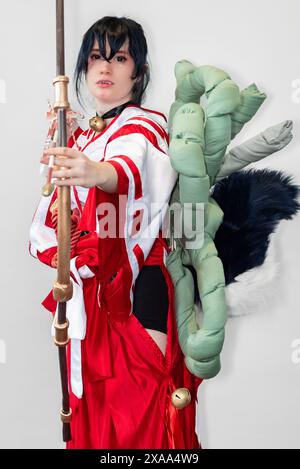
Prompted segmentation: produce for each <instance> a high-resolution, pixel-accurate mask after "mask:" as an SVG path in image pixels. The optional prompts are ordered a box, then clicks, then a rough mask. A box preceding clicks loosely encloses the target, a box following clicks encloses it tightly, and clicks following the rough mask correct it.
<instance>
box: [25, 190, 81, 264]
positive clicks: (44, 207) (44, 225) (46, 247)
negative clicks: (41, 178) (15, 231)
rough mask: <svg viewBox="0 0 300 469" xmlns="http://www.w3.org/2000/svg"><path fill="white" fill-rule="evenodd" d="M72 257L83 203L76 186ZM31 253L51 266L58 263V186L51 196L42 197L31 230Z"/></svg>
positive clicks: (72, 200) (72, 194) (72, 222)
mask: <svg viewBox="0 0 300 469" xmlns="http://www.w3.org/2000/svg"><path fill="white" fill-rule="evenodd" d="M71 211H72V213H71V257H72V251H73V250H74V249H73V248H74V247H75V243H76V241H78V238H79V235H80V232H79V231H78V230H76V228H77V225H78V223H79V220H80V217H81V213H82V205H81V203H80V200H79V197H78V193H77V190H76V188H75V187H72V188H71ZM29 253H30V254H31V255H32V256H33V257H35V258H36V259H38V260H39V261H41V262H43V263H44V264H46V265H49V266H50V267H53V268H56V266H57V265H56V263H57V188H56V189H55V190H54V192H53V194H52V196H51V197H42V198H41V199H40V201H39V203H38V206H37V208H36V211H35V213H34V216H33V219H32V222H31V225H30V230H29Z"/></svg>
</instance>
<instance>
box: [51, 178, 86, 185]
mask: <svg viewBox="0 0 300 469" xmlns="http://www.w3.org/2000/svg"><path fill="white" fill-rule="evenodd" d="M53 184H54V185H55V186H80V185H81V184H82V180H81V179H79V178H70V179H63V180H62V179H57V180H55V181H53Z"/></svg>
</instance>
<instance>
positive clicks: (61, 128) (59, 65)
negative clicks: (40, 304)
mask: <svg viewBox="0 0 300 469" xmlns="http://www.w3.org/2000/svg"><path fill="white" fill-rule="evenodd" d="M56 73H57V76H56V78H55V79H54V80H53V85H54V89H55V101H54V106H53V107H54V110H55V111H56V113H57V130H58V134H57V144H58V146H60V147H66V146H67V122H66V111H67V109H68V108H69V103H68V89H67V87H68V82H69V78H68V77H67V76H65V54H64V0H56ZM57 199H58V220H57V280H56V281H55V282H54V285H53V296H54V299H55V300H56V301H57V302H58V312H57V316H56V318H55V323H54V327H55V338H54V342H55V344H56V345H57V346H58V353H59V366H60V377H61V387H62V409H61V412H60V415H61V420H62V422H63V441H65V442H67V441H70V440H71V428H70V421H71V415H72V410H71V408H70V404H69V391H68V373H67V356H66V346H67V344H68V342H69V338H68V326H69V322H68V320H67V317H66V302H67V301H68V300H70V299H71V298H72V283H71V281H70V250H71V247H70V225H71V219H70V213H71V200H70V187H67V186H61V187H57Z"/></svg>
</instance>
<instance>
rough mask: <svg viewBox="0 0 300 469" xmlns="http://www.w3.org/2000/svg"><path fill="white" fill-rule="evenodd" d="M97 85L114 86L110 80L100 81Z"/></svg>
mask: <svg viewBox="0 0 300 469" xmlns="http://www.w3.org/2000/svg"><path fill="white" fill-rule="evenodd" d="M97 85H113V82H112V81H110V80H99V81H97Z"/></svg>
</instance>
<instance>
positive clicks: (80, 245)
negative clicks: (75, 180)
mask: <svg viewBox="0 0 300 469" xmlns="http://www.w3.org/2000/svg"><path fill="white" fill-rule="evenodd" d="M92 133H93V132H92V131H91V130H87V131H85V132H82V130H81V129H78V131H77V132H76V135H75V136H76V138H77V143H78V144H79V146H80V150H81V151H82V152H83V153H84V154H85V155H86V156H88V157H89V158H90V159H92V160H93V161H106V162H109V163H110V164H112V165H113V166H114V167H115V169H116V171H117V173H118V193H115V194H109V193H106V192H104V191H102V190H100V189H99V188H97V187H93V188H91V189H85V188H83V187H79V186H77V187H72V188H71V198H72V206H71V208H72V209H73V210H74V209H75V208H76V209H77V211H78V210H79V212H80V214H81V216H80V220H79V223H78V225H77V229H78V230H80V231H81V232H87V234H84V235H83V236H80V237H79V239H78V238H77V242H76V244H75V246H72V259H71V276H72V282H73V288H74V293H73V297H72V299H71V300H70V301H69V302H68V303H67V317H68V319H69V321H70V327H69V336H70V339H71V340H70V343H69V345H68V372H69V388H70V405H71V408H72V411H73V416H72V422H71V431H72V441H71V442H70V443H68V444H67V447H68V448H109V449H114V448H149V449H150V448H157V449H158V448H161V449H165V448H166V449H168V448H182V449H187V448H189V449H194V448H199V447H200V445H199V443H198V439H197V435H196V433H195V402H196V400H197V388H198V385H199V384H200V383H201V379H200V378H197V377H195V376H194V375H192V374H191V373H190V372H189V371H188V369H187V368H186V366H185V364H184V356H183V353H182V351H181V349H180V346H179V342H178V336H177V327H176V318H175V312H174V298H173V284H172V281H171V277H170V275H169V273H168V271H167V269H166V266H165V259H166V255H167V254H168V247H167V244H166V242H165V240H164V238H163V237H162V232H161V229H162V221H163V220H164V217H165V215H166V211H167V208H168V205H167V204H168V201H169V198H170V195H171V191H172V189H173V187H174V184H175V181H176V178H177V174H176V172H175V171H174V170H173V169H172V167H171V163H170V161H169V156H168V134H167V122H166V118H165V116H164V115H163V114H161V113H158V112H155V111H152V110H148V109H145V108H142V107H140V106H136V105H129V106H127V107H126V108H125V109H124V110H123V111H122V113H121V114H120V115H118V116H116V117H115V118H114V119H113V120H112V121H111V122H110V123H109V125H108V126H107V127H106V128H105V129H104V131H103V132H102V133H100V134H97V135H96V136H94V137H92V138H91V135H92ZM68 145H69V146H73V145H74V141H73V140H72V139H71V140H70V141H69V144H68ZM121 195H122V196H123V197H120V196H121ZM55 199H56V191H54V193H53V196H52V197H49V198H46V197H44V198H42V200H41V202H40V204H39V205H38V208H37V210H36V212H35V215H34V218H33V222H32V226H31V233H30V253H31V254H32V255H33V256H34V257H36V258H38V259H39V260H40V261H42V262H44V263H46V264H48V265H51V261H52V260H53V257H54V256H55V254H56V252H57V240H56V234H55V230H54V227H53V222H52V218H51V212H50V207H51V206H52V204H53V202H54V201H55ZM121 199H122V203H121V204H120V203H119V202H120V200H121ZM153 203H155V207H154V209H153V205H151V204H153ZM104 204H112V206H114V207H115V214H116V219H117V220H118V222H117V237H109V236H107V237H103V236H102V235H101V234H103V232H104V231H105V230H107V225H109V224H110V221H111V220H110V219H109V218H107V213H106V212H105V211H103V208H105V205H104ZM150 208H151V209H150ZM147 209H148V211H147ZM79 212H78V213H79ZM150 227H151V235H150V236H149V231H148V235H147V236H145V233H146V231H147V229H148V230H149V228H150ZM120 233H121V236H120ZM151 264H152V265H153V264H154V265H160V267H161V269H162V272H163V274H164V277H165V280H166V283H167V286H168V296H169V310H168V323H167V348H166V355H165V356H164V355H163V353H162V352H161V350H160V349H159V347H158V345H157V344H156V342H155V341H154V340H153V339H152V337H151V336H150V335H149V333H148V332H147V331H146V329H145V328H144V327H143V326H142V324H141V323H140V322H139V321H138V319H137V318H136V317H135V315H134V314H132V303H133V292H134V282H135V280H136V278H137V276H138V273H139V271H140V269H141V268H142V267H143V266H144V265H151ZM153 294H154V295H155V292H153ZM43 305H44V306H45V307H46V308H47V309H49V310H50V311H51V312H52V313H53V314H54V313H55V311H56V306H57V305H56V302H55V301H54V299H53V296H52V292H51V293H50V294H49V295H48V297H47V298H46V299H45V300H44V301H43ZM157 314H159V311H157ZM180 387H186V388H188V389H189V390H190V392H191V395H192V401H191V403H190V404H189V405H188V406H187V407H185V408H184V409H181V410H178V409H176V408H175V407H174V406H173V405H172V403H171V399H170V397H171V394H172V392H173V391H174V390H176V389H177V388H180Z"/></svg>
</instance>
